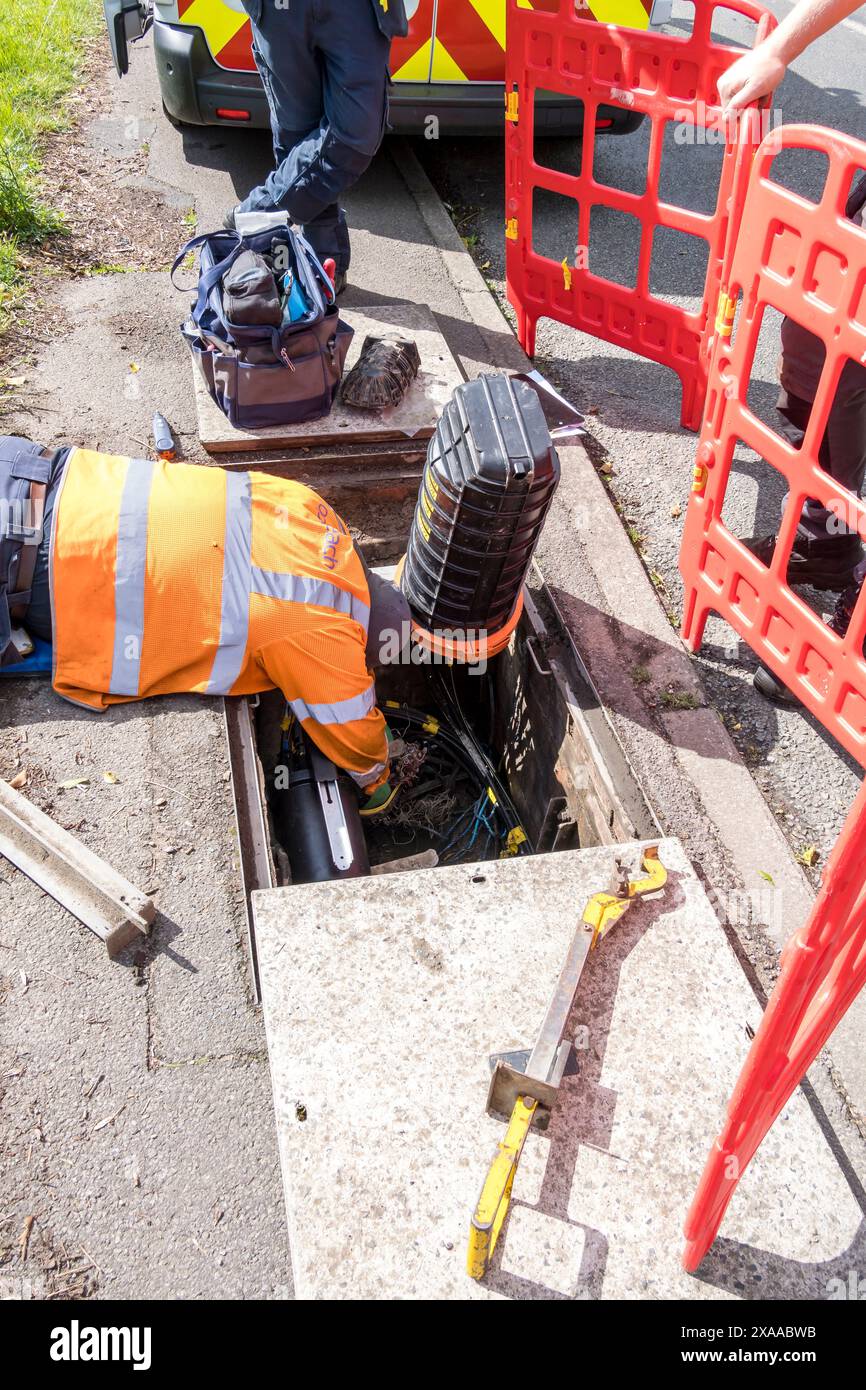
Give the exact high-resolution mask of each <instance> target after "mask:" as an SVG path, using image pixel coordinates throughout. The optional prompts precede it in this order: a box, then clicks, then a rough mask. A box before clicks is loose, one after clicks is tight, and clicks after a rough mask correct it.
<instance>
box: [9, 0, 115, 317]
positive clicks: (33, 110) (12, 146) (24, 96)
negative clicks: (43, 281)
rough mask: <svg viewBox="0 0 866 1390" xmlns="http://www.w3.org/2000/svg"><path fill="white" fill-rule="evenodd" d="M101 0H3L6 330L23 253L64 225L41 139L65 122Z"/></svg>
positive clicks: (96, 27) (99, 19)
mask: <svg viewBox="0 0 866 1390" xmlns="http://www.w3.org/2000/svg"><path fill="white" fill-rule="evenodd" d="M101 23H102V5H101V4H100V0H2V3H0V331H2V329H3V327H4V325H5V322H6V319H7V317H8V313H9V309H10V307H11V305H12V303H13V302H14V300H15V298H16V297H17V295H18V294H19V293H20V290H21V288H22V284H23V280H24V265H23V262H22V253H25V252H26V249H27V248H33V247H35V246H38V245H39V243H40V242H42V241H44V240H45V238H46V237H48V236H52V235H54V234H56V233H57V232H58V231H60V230H61V229H62V226H63V220H62V218H61V217H60V215H59V214H58V213H57V212H56V211H55V210H54V209H53V208H52V206H51V194H50V190H46V189H43V188H42V187H41V186H40V182H39V153H40V146H41V142H42V140H43V139H44V137H45V136H46V135H48V134H50V133H51V132H52V131H57V130H62V129H63V127H64V125H65V123H66V111H65V104H64V98H65V97H66V96H67V94H68V93H69V92H70V91H71V90H72V88H73V87H74V86H75V82H76V78H77V76H78V73H79V69H80V65H81V63H82V60H83V58H84V55H85V45H86V43H87V41H88V40H89V39H91V38H93V37H94V36H95V35H96V34H97V33H98V30H99V26H100V24H101Z"/></svg>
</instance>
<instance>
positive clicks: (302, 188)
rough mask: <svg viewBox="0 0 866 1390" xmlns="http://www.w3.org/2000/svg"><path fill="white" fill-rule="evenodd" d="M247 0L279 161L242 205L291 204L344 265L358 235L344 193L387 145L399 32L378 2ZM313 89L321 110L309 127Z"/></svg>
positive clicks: (323, 250) (342, 267)
mask: <svg viewBox="0 0 866 1390" xmlns="http://www.w3.org/2000/svg"><path fill="white" fill-rule="evenodd" d="M244 3H245V5H246V7H247V9H248V11H249V13H250V16H251V18H252V19H253V32H254V36H255V46H256V50H257V54H256V62H257V64H258V65H259V71H260V73H261V74H262V81H263V82H264V84H265V89H266V91H267V94H268V102H269V105H270V108H271V113H272V124H273V128H274V146H275V153H276V155H277V158H278V160H279V162H278V164H277V167H276V168H275V169H274V170H273V171H272V173H271V174H270V175H269V176H268V178H267V179H266V180H265V182H264V183H263V184H262V185H260V187H258V188H255V189H253V191H252V193H250V195H249V197H247V198H246V199H245V200H244V202H243V203H241V204H240V206H239V208H238V211H241V212H248V211H259V210H263V209H267V210H272V209H274V208H281V209H285V210H286V211H287V212H288V213H289V215H290V216H291V218H292V220H293V221H294V222H297V223H299V224H301V225H303V227H304V230H305V232H306V234H307V235H308V237H309V239H310V241H311V243H312V245H313V248H314V250H315V251H316V252H317V253H318V255H319V256H320V257H324V256H333V257H334V259H335V261H336V263H337V272H338V274H341V273H344V272H345V271H346V270H347V269H348V264H349V236H348V230H347V227H346V222H345V216H344V214H343V213H342V210H341V209H340V208H339V198H340V195H341V194H342V193H343V191H344V190H345V189H346V188H348V187H350V186H351V184H353V183H354V182H355V181H356V180H357V179H358V178H360V176H361V174H362V173H363V172H364V170H365V169H366V168H367V166H368V164H369V163H370V160H371V159H372V158H373V156H374V154H375V153H376V150H377V149H378V148H379V144H380V143H381V139H382V135H383V133H384V128H385V121H386V115H387V83H388V54H389V52H390V40H389V39H388V38H386V37H385V35H383V34H382V32H381V30H380V28H379V25H378V24H377V22H376V17H375V12H374V8H373V4H372V3H371V0H291V4H290V6H289V8H288V9H287V10H283V9H279V10H277V9H276V8H275V7H274V6H273V3H272V0H244ZM259 10H260V13H259ZM257 14H258V18H256V15H257ZM316 83H318V87H316ZM314 97H315V99H316V101H317V102H318V107H317V114H316V117H315V119H314V120H312V121H311V122H310V124H309V125H307V126H306V128H305V129H304V130H303V134H300V131H301V129H302V127H303V126H304V124H305V122H306V120H307V119H308V118H309V117H310V116H311V115H312V110H313V98H314ZM280 156H282V158H280Z"/></svg>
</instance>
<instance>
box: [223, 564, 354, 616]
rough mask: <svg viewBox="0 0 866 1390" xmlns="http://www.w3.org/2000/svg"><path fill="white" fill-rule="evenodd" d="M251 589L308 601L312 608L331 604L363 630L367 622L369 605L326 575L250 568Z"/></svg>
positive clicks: (256, 591)
mask: <svg viewBox="0 0 866 1390" xmlns="http://www.w3.org/2000/svg"><path fill="white" fill-rule="evenodd" d="M250 583H251V586H252V592H253V593H254V594H263V595H264V596H265V597H266V598H280V599H286V600H287V601H289V602H291V603H310V604H312V605H313V606H314V607H315V608H335V609H336V611H337V612H338V613H345V614H346V616H347V617H349V618H354V619H355V622H356V623H360V624H361V627H362V628H363V629H364V631H365V632H366V631H367V628H368V626H369V623H370V606H369V604H366V603H364V602H363V600H362V599H359V598H356V597H355V595H354V594H351V593H350V592H349V590H348V589H341V588H339V586H338V585H336V584H331V583H329V582H328V580H327V579H313V578H312V577H311V576H310V575H307V574H283V573H281V572H280V571H279V570H262V569H258V567H256V568H254V569H253V570H252V575H251V580H250Z"/></svg>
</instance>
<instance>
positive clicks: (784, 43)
mask: <svg viewBox="0 0 866 1390" xmlns="http://www.w3.org/2000/svg"><path fill="white" fill-rule="evenodd" d="M862 3H863V0H799V4H797V5H795V6H794V8H793V10H792V11H791V13H790V14H788V15H786V16H785V18H784V19H783V20H782V22H781V24H780V25H779V26H778V28H777V29H774V30H773V32H772V34H769V35H768V36H767V38H765V39H764V41H763V43H759V44H758V46H757V48H753V49H752V50H751V51H750V52H749V53H744V54H743V56H742V58H738V59H737V61H736V62H735V63H733V64H732V65H731V67H729V68H728V70H727V72H726V73H723V75H722V76H721V77H720V78H719V100H720V101H721V104H722V107H723V108H724V110H725V111H726V112H727V111H741V110H742V109H743V107H745V106H748V105H749V104H750V103H751V102H753V101H757V100H758V99H759V97H765V96H770V94H771V93H772V92H774V91H775V90H776V88H777V87H778V85H779V83H780V82H781V80H782V78H783V77H784V76H785V73H786V72H787V70H788V67H789V65H790V64H791V63H793V61H794V59H795V58H799V56H800V54H801V53H802V52H803V50H804V49H806V48H808V47H809V45H810V44H811V43H814V42H815V40H816V39H819V38H820V37H821V35H822V34H826V32H827V30H828V29H832V28H833V26H834V25H835V24H839V23H840V22H841V21H842V20H843V19H846V18H847V17H848V15H849V14H853V12H854V11H855V10H856V9H859V8H860V5H861V4H862Z"/></svg>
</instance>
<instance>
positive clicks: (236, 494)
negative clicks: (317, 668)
mask: <svg viewBox="0 0 866 1390" xmlns="http://www.w3.org/2000/svg"><path fill="white" fill-rule="evenodd" d="M250 492H251V489H250V475H249V473H227V474H226V531H225V553H224V556H223V591H222V612H221V615H220V644H219V647H218V649H217V654H216V656H215V657H214V663H213V669H212V670H211V673H210V680H209V681H208V687H207V693H208V695H228V693H229V691H230V690H231V688H232V686H233V685H234V683H235V681H236V680H237V678H238V676H239V675H240V673H241V671H242V669H243V664H244V658H245V656H246V652H247V639H248V637H249V630H250V573H251V568H252V565H251V560H250V556H251V547H252V506H251V501H250Z"/></svg>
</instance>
